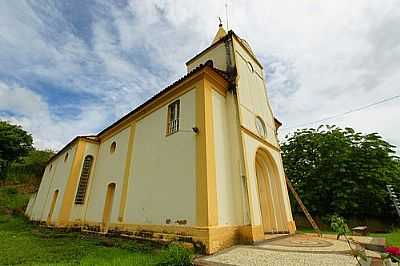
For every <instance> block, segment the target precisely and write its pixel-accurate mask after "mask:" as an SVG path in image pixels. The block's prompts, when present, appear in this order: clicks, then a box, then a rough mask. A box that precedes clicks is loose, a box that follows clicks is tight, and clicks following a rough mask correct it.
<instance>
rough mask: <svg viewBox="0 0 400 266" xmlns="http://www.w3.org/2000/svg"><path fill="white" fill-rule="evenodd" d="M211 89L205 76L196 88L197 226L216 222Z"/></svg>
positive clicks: (215, 223) (212, 224)
mask: <svg viewBox="0 0 400 266" xmlns="http://www.w3.org/2000/svg"><path fill="white" fill-rule="evenodd" d="M212 114H213V109H212V88H211V86H210V84H209V83H208V82H207V80H206V79H202V80H201V81H200V82H199V85H198V86H197V87H196V121H197V123H196V125H197V127H198V129H199V131H198V136H197V169H196V170H197V171H196V176H197V182H196V183H197V190H196V192H197V198H196V200H197V210H196V216H197V225H198V226H214V225H217V224H218V210H217V206H218V205H217V188H216V177H215V176H216V168H215V146H214V128H213V116H212Z"/></svg>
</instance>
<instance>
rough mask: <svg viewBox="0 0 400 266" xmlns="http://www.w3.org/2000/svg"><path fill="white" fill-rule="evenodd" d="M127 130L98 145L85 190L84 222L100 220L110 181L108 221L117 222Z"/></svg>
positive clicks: (126, 147)
mask: <svg viewBox="0 0 400 266" xmlns="http://www.w3.org/2000/svg"><path fill="white" fill-rule="evenodd" d="M129 132H130V129H129V127H128V128H126V129H124V130H122V131H121V132H119V133H117V134H115V135H114V136H112V137H110V138H109V139H107V140H106V141H104V142H102V143H100V145H99V150H98V153H97V158H96V157H95V165H94V171H93V172H92V173H93V174H91V182H90V183H91V185H90V188H89V189H88V192H87V193H88V198H87V199H86V201H87V208H86V217H85V218H84V220H85V221H86V222H92V223H99V222H102V220H103V210H104V202H105V198H106V192H107V186H108V185H109V184H110V183H115V192H114V198H113V202H112V209H111V215H110V223H117V221H118V211H119V204H120V199H121V192H122V183H123V177H124V169H125V160H126V155H127V150H128V138H129ZM114 141H115V143H116V149H115V152H114V153H111V152H110V147H111V144H112V143H113V142H114ZM74 215H76V214H74Z"/></svg>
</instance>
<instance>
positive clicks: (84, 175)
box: [75, 155, 93, 204]
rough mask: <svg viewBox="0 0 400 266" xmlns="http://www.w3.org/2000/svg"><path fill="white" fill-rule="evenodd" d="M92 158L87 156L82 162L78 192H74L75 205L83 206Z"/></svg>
mask: <svg viewBox="0 0 400 266" xmlns="http://www.w3.org/2000/svg"><path fill="white" fill-rule="evenodd" d="M92 163H93V156H91V155H88V156H86V157H85V160H84V161H83V167H82V172H81V177H80V179H79V186H78V190H77V191H76V197H75V204H84V203H85V196H86V189H87V186H88V183H89V176H90V170H91V168H92Z"/></svg>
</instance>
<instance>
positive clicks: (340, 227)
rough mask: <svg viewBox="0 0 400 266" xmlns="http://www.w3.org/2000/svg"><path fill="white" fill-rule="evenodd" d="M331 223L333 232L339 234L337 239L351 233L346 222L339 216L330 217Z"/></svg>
mask: <svg viewBox="0 0 400 266" xmlns="http://www.w3.org/2000/svg"><path fill="white" fill-rule="evenodd" d="M330 222H331V228H332V230H333V231H334V232H336V233H337V239H339V237H340V236H345V235H346V234H350V233H351V231H350V229H349V227H348V225H347V224H346V222H345V220H344V219H343V218H342V217H340V216H339V215H336V214H334V215H332V216H331V217H330Z"/></svg>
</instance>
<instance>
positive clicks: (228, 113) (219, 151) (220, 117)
mask: <svg viewBox="0 0 400 266" xmlns="http://www.w3.org/2000/svg"><path fill="white" fill-rule="evenodd" d="M233 101H234V98H233V95H232V94H230V93H228V94H227V95H226V96H223V95H221V94H219V93H218V92H216V91H214V90H213V93H212V102H213V122H214V143H215V166H216V182H217V202H218V224H219V225H237V224H243V223H244V222H245V217H244V214H243V209H244V208H245V206H243V192H242V191H243V187H242V179H241V168H240V165H241V164H240V157H239V156H240V155H239V144H240V142H239V139H238V135H237V134H235V133H236V132H235V130H237V128H235V127H237V126H238V123H237V119H236V117H235V116H233V115H232V114H234V113H233V112H232V111H233V110H232V109H233V108H236V107H235V106H233V104H234V103H233Z"/></svg>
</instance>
